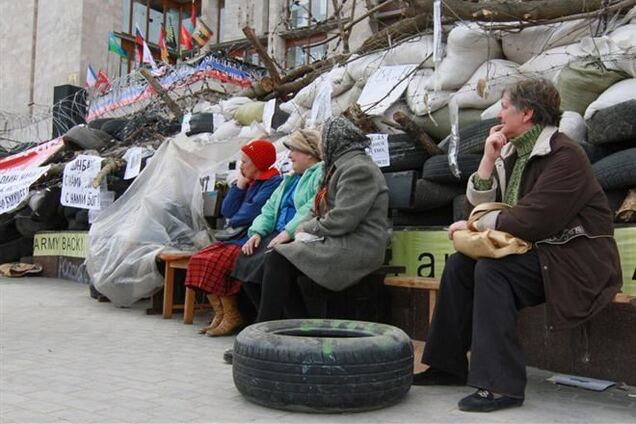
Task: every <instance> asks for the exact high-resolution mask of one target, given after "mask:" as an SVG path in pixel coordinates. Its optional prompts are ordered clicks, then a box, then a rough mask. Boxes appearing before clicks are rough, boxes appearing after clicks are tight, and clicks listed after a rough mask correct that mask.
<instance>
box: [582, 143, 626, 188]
mask: <svg viewBox="0 0 636 424" xmlns="http://www.w3.org/2000/svg"><path fill="white" fill-rule="evenodd" d="M635 164H636V148H632V149H627V150H623V151H621V152H616V153H614V154H612V155H609V156H607V157H606V158H603V159H601V160H599V161H598V162H596V163H595V164H594V165H592V169H593V170H594V175H596V179H598V182H599V183H600V184H601V187H603V190H606V191H607V190H615V189H621V188H629V187H633V186H636V166H635Z"/></svg>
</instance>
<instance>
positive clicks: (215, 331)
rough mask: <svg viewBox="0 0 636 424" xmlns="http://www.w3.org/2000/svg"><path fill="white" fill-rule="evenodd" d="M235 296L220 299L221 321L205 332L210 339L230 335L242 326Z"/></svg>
mask: <svg viewBox="0 0 636 424" xmlns="http://www.w3.org/2000/svg"><path fill="white" fill-rule="evenodd" d="M237 299H238V296H237V295H234V296H228V297H221V303H222V304H223V321H221V324H219V325H218V326H217V327H215V328H212V329H210V330H208V331H206V333H205V334H207V335H208V336H210V337H216V336H227V335H229V334H232V333H233V332H234V330H236V329H237V328H238V327H240V326H241V324H243V317H242V316H241V313H240V312H239V310H238V307H237V304H236V300H237Z"/></svg>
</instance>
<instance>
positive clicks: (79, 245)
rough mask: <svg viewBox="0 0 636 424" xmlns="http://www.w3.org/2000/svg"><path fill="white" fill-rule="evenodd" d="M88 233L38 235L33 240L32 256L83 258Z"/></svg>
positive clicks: (67, 232) (86, 246) (69, 232)
mask: <svg viewBox="0 0 636 424" xmlns="http://www.w3.org/2000/svg"><path fill="white" fill-rule="evenodd" d="M87 248H88V232H85V231H82V232H71V231H66V232H60V233H47V232H42V233H38V234H36V235H35V236H34V238H33V256H68V257H71V258H85V257H86V250H87Z"/></svg>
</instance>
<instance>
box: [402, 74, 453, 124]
mask: <svg viewBox="0 0 636 424" xmlns="http://www.w3.org/2000/svg"><path fill="white" fill-rule="evenodd" d="M432 75H433V70H432V69H421V70H419V71H417V72H416V73H415V75H414V76H413V78H412V79H411V82H409V86H408V87H407V89H406V103H407V104H408V105H409V108H410V109H411V111H412V112H413V113H414V114H415V115H417V116H421V115H425V114H427V113H432V112H435V111H436V110H438V109H441V108H443V107H444V106H446V105H447V104H448V100H449V99H450V98H451V96H452V95H453V94H454V92H453V91H433V90H429V89H427V88H426V84H427V82H428V79H429V78H431V76H432Z"/></svg>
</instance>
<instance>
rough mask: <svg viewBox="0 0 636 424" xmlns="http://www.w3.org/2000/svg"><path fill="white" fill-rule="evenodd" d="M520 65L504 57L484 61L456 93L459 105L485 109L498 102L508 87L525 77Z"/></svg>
mask: <svg viewBox="0 0 636 424" xmlns="http://www.w3.org/2000/svg"><path fill="white" fill-rule="evenodd" d="M518 67H519V65H517V64H516V63H515V62H511V61H509V60H503V59H493V60H489V61H487V62H484V63H483V64H482V65H481V66H480V67H479V68H477V70H476V71H475V73H474V74H473V75H472V76H471V77H470V79H469V80H468V82H467V83H466V84H464V86H463V87H462V88H460V89H459V90H458V91H457V93H456V94H455V96H454V97H455V100H456V101H457V106H458V107H459V108H460V109H465V108H476V109H483V108H485V107H488V106H490V105H492V104H493V103H495V102H497V101H498V100H499V99H500V98H501V94H502V93H503V90H504V89H505V88H506V87H508V86H509V85H511V84H513V83H515V82H517V81H519V80H520V79H522V78H524V77H523V76H522V75H521V74H520V73H519V71H518V70H517V68H518ZM482 81H484V82H485V86H482V85H481V84H483V82H482Z"/></svg>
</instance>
